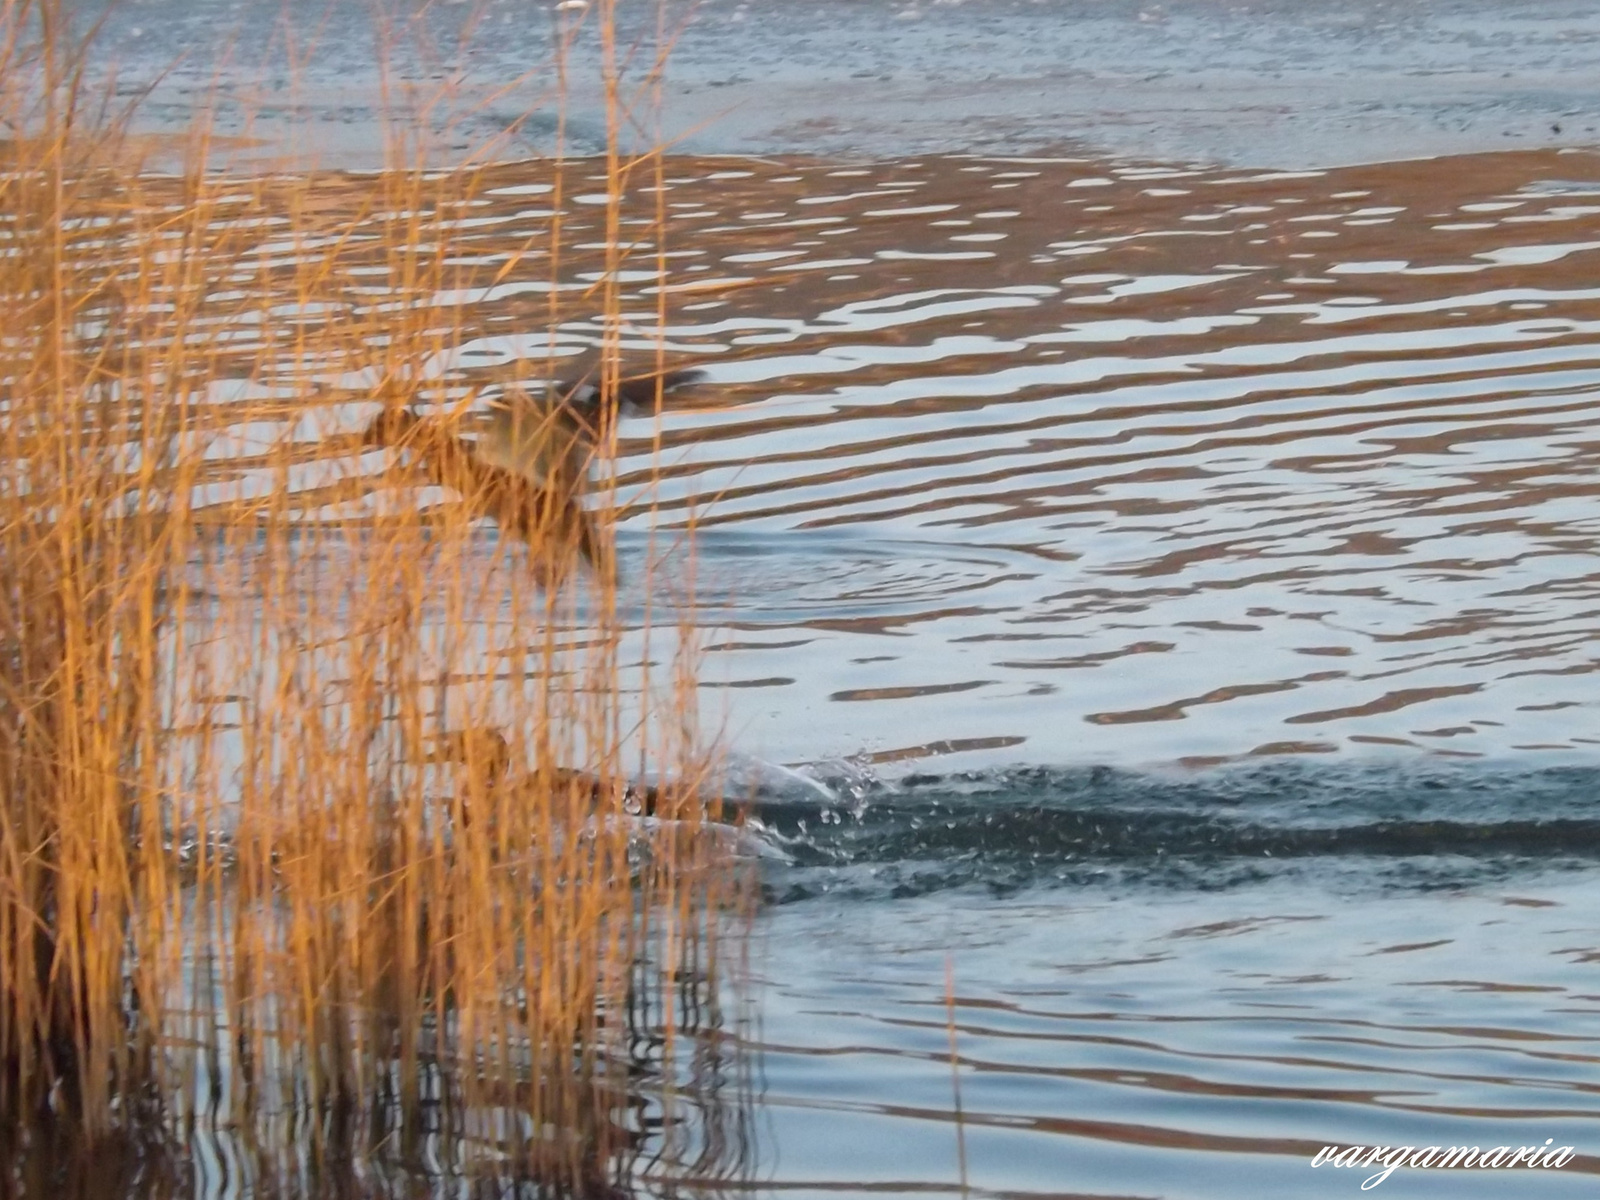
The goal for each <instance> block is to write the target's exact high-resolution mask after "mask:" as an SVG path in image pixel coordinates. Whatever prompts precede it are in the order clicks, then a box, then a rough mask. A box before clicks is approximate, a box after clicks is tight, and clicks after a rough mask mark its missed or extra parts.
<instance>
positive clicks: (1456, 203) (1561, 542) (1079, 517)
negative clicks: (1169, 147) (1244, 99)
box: [208, 153, 1600, 764]
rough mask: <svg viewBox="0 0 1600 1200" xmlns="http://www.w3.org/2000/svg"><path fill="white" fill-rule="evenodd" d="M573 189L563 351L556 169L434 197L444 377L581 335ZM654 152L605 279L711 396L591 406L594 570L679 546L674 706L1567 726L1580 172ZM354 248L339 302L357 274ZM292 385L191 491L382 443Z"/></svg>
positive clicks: (922, 719)
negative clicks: (605, 485) (490, 279)
mask: <svg viewBox="0 0 1600 1200" xmlns="http://www.w3.org/2000/svg"><path fill="white" fill-rule="evenodd" d="M499 172H503V173H504V176H505V178H504V179H503V180H502V179H500V177H499V174H498V173H499ZM568 174H569V178H567V179H566V181H565V187H566V200H565V203H564V211H565V212H566V213H567V214H568V220H569V221H570V222H571V224H570V225H569V228H568V232H569V234H570V236H571V237H572V238H574V239H575V241H576V247H577V248H576V249H574V250H572V251H570V252H569V254H568V257H567V260H566V261H563V262H561V263H559V264H557V270H556V272H555V278H556V281H557V286H558V287H559V288H560V289H563V290H562V293H561V294H562V296H563V297H564V298H563V300H562V304H563V305H565V306H566V307H565V308H563V310H562V311H563V312H564V313H566V314H567V317H566V318H564V319H563V320H561V321H560V322H559V324H558V328H557V329H556V330H555V331H554V332H553V333H552V332H551V330H550V329H549V326H548V314H549V311H550V309H549V288H550V287H551V282H552V281H551V274H550V272H551V268H550V264H549V262H548V261H547V259H546V257H545V256H544V255H543V253H542V252H540V251H536V250H535V251H529V250H527V249H526V247H527V246H528V245H530V244H535V245H537V244H542V243H539V242H538V241H537V239H539V238H542V237H544V236H545V232H544V231H545V230H546V229H547V227H548V223H549V221H550V219H551V215H552V213H553V212H554V211H555V210H554V208H553V207H552V205H553V200H552V194H553V193H552V192H551V184H550V183H547V182H541V181H540V178H541V177H540V175H539V172H538V170H537V169H535V168H529V167H507V168H497V169H496V172H495V173H491V178H490V179H489V181H488V184H487V185H486V188H485V192H484V194H483V195H482V196H481V197H480V199H479V201H478V202H477V204H476V206H475V207H474V208H473V209H472V210H471V214H472V215H471V216H464V217H463V218H462V219H461V221H460V222H459V224H460V225H461V237H462V239H463V250H462V255H461V261H463V262H468V263H480V264H482V263H488V264H496V263H506V264H507V265H506V267H505V270H506V278H504V279H502V280H500V281H499V282H497V283H495V284H493V285H492V286H485V287H463V288H460V289H456V290H453V291H451V292H449V293H448V294H439V295H436V296H433V297H431V300H430V302H431V303H435V304H439V305H457V304H459V305H464V306H465V307H464V308H463V309H462V310H461V311H462V312H464V313H465V314H466V315H465V318H464V319H465V321H466V325H467V329H468V335H467V337H466V339H465V345H464V347H463V349H462V350H461V352H460V354H459V355H456V356H454V357H453V358H452V359H451V360H449V361H439V362H437V363H436V364H435V366H434V369H435V372H436V375H437V376H438V382H439V388H440V394H441V395H443V394H445V393H449V394H457V395H458V394H460V390H461V389H462V388H463V387H465V386H467V385H469V384H476V385H479V386H482V387H488V388H490V389H492V388H494V387H497V386H500V385H502V384H504V383H506V382H510V381H513V380H517V379H524V380H531V379H536V378H538V377H539V376H540V374H541V372H542V362H543V359H544V357H545V356H546V355H547V354H548V353H549V352H550V349H551V347H552V345H554V346H555V348H556V349H557V351H558V352H565V351H567V350H574V349H576V348H577V347H578V346H580V345H581V344H583V343H584V342H585V341H586V340H592V339H594V338H595V337H596V336H598V333H599V329H598V327H597V326H596V325H595V324H593V322H592V321H591V320H590V319H589V318H588V316H587V315H586V313H587V311H588V310H587V309H586V308H585V301H584V299H583V292H584V289H586V288H587V287H589V286H590V285H591V283H592V282H593V280H594V279H595V278H596V271H597V268H598V265H599V264H598V261H596V262H595V263H589V262H588V261H587V260H586V259H585V255H586V254H587V255H590V256H591V257H592V256H593V255H594V254H596V253H597V250H596V246H597V245H598V243H588V242H584V241H582V240H581V239H583V238H584V237H586V236H589V235H588V234H586V233H585V232H584V231H585V229H586V228H588V227H590V226H593V232H594V235H595V236H599V224H598V223H599V220H600V214H601V212H602V211H603V210H602V209H601V207H600V206H601V204H602V203H603V197H602V196H600V195H598V194H590V193H589V192H587V191H585V190H584V187H585V185H584V183H583V179H582V177H581V173H580V174H579V176H578V177H575V178H574V177H571V174H572V173H571V172H570V171H569V173H568ZM667 178H668V183H667V185H666V190H665V192H664V193H661V194H659V195H658V194H657V193H656V192H655V191H654V190H653V188H651V187H645V188H643V189H642V190H640V191H638V192H636V193H635V194H634V195H633V196H632V197H631V199H630V201H629V203H630V205H634V206H637V208H638V210H639V212H640V215H639V217H638V220H639V221H640V222H641V223H642V222H644V221H646V219H647V218H648V217H650V216H653V213H654V209H655V206H656V204H657V202H658V201H659V203H661V204H663V205H664V211H665V213H666V214H667V226H668V232H667V238H666V240H665V243H664V245H663V246H657V245H656V244H655V243H653V242H647V241H641V242H639V243H638V244H637V246H636V247H635V251H634V253H635V262H634V263H633V264H630V267H629V269H628V271H627V272H625V278H626V280H627V288H628V289H629V292H630V297H631V298H630V299H629V300H628V301H627V302H626V303H625V304H624V310H625V312H627V313H628V314H629V325H628V329H627V333H626V336H625V338H624V347H625V350H626V351H628V352H630V353H633V354H636V355H643V354H646V353H648V352H649V351H650V350H651V349H652V348H653V347H654V346H655V345H656V343H657V341H658V340H659V341H660V342H661V343H663V344H664V346H665V349H666V353H667V355H668V356H669V358H671V359H672V360H674V361H676V360H680V359H681V360H690V361H695V362H701V363H704V364H706V365H707V366H708V367H709V373H710V382H709V383H708V384H707V385H705V386H703V387H702V388H701V389H699V391H698V392H697V393H696V394H694V395H693V396H687V395H679V396H675V397H672V398H670V401H669V403H670V404H671V405H672V406H673V410H672V411H669V412H668V413H667V414H666V416H665V417H664V419H663V420H662V421H661V423H660V425H659V427H655V426H653V425H652V423H651V422H649V421H642V420H641V421H632V422H626V423H625V424H624V428H623V438H624V440H623V446H622V449H623V452H624V453H623V457H622V458H621V460H620V461H619V463H618V467H617V480H618V484H619V488H620V493H619V494H620V497H621V499H622V501H623V502H624V503H628V504H631V505H633V506H634V507H633V508H632V509H631V510H630V511H632V512H633V513H634V515H633V516H632V517H631V518H629V519H628V520H626V521H625V522H624V529H625V533H624V553H625V554H629V553H631V554H633V555H634V557H635V559H636V560H637V559H638V558H639V557H640V556H642V555H643V553H644V546H645V543H646V540H647V534H646V532H645V531H646V530H647V529H648V528H649V527H650V525H651V523H652V522H653V521H655V522H663V523H665V524H667V525H671V524H673V523H681V522H683V521H685V520H686V519H688V517H689V515H690V513H691V512H693V513H694V514H695V516H696V518H697V520H698V521H699V523H700V526H701V528H702V529H704V530H705V536H704V537H703V539H702V541H701V543H700V547H699V553H700V559H701V561H700V563H699V566H698V569H697V571H696V579H697V589H698V591H699V593H700V594H701V596H702V599H703V600H704V601H705V602H708V603H710V604H712V605H713V607H716V608H717V609H719V611H718V612H717V614H716V616H717V618H718V621H717V623H718V624H719V625H720V626H721V627H722V628H725V629H728V630H730V631H731V632H730V634H729V636H728V637H727V639H726V641H725V644H724V645H723V646H722V647H721V651H722V652H721V653H720V654H719V655H718V656H717V658H716V664H717V666H718V672H719V674H718V677H717V678H715V679H713V680H711V681H709V682H711V683H712V684H713V685H715V686H713V688H712V691H711V693H710V695H709V696H708V701H707V703H708V704H709V705H711V706H712V707H713V711H716V712H721V711H723V710H724V709H725V710H726V712H727V714H728V718H729V721H730V726H729V727H730V729H731V731H732V732H733V733H734V735H735V740H736V741H737V742H738V743H739V744H740V746H741V747H742V748H744V749H747V750H750V751H752V752H756V753H761V754H764V755H765V756H767V757H769V758H776V759H787V760H791V761H792V760H796V759H815V758H817V757H819V756H836V755H849V754H859V753H866V754H870V755H875V756H878V757H879V758H880V759H881V758H886V757H893V756H896V755H899V754H902V753H906V754H915V753H918V752H919V751H925V749H926V748H928V747H934V748H945V749H950V748H957V749H965V750H967V751H968V752H969V753H970V754H971V757H968V758H966V759H964V760H963V762H964V763H980V762H990V763H996V764H1003V763H1012V762H1017V761H1032V762H1047V763H1059V762H1065V761H1082V760H1085V759H1092V760H1094V761H1098V762H1107V761H1117V762H1133V763H1140V762H1144V763H1148V762H1152V761H1164V762H1171V761H1174V760H1182V761H1189V762H1212V761H1219V760H1226V759H1231V758H1236V757H1239V756H1247V755H1252V754H1278V753H1296V754H1328V753H1334V752H1351V751H1360V752H1363V753H1368V754H1370V753H1373V752H1382V753H1391V754H1392V753H1415V752H1418V751H1423V752H1429V753H1434V754H1443V755H1452V756H1454V755H1474V756H1485V755H1486V756H1492V757H1501V756H1506V755H1514V754H1527V753H1540V754H1548V753H1553V752H1562V753H1567V754H1572V753H1578V754H1587V753H1589V751H1588V750H1587V747H1589V746H1592V745H1594V744H1595V738H1596V736H1597V735H1596V732H1595V730H1594V729H1593V728H1592V721H1591V720H1590V717H1591V715H1592V712H1593V702H1594V701H1593V696H1594V693H1593V687H1592V685H1591V683H1590V673H1591V671H1592V670H1593V667H1594V660H1595V636H1594V634H1595V621H1594V617H1593V612H1594V610H1595V609H1596V601H1597V574H1596V571H1595V569H1594V559H1593V551H1594V545H1595V541H1594V539H1595V532H1596V526H1595V520H1596V519H1595V517H1594V515H1593V513H1592V512H1591V505H1590V504H1589V503H1588V501H1589V499H1590V498H1591V497H1592V496H1593V495H1594V494H1595V491H1596V486H1597V485H1596V484H1595V482H1594V481H1595V479H1596V478H1600V472H1597V466H1600V463H1597V461H1596V456H1597V453H1600V449H1597V448H1600V438H1597V437H1596V411H1597V405H1596V384H1597V381H1600V374H1597V362H1600V355H1597V354H1596V352H1595V350H1594V345H1595V336H1594V335H1595V331H1596V330H1597V329H1600V286H1597V285H1596V282H1595V280H1596V269H1595V264H1596V262H1600V220H1597V217H1600V159H1597V158H1596V157H1595V156H1594V155H1591V154H1579V153H1523V154H1505V155H1493V156H1482V157H1479V158H1475V159H1464V160H1454V161H1449V162H1423V163H1411V164H1398V165H1381V166H1368V167H1357V168H1349V169H1341V170H1336V171H1327V172H1295V173H1271V172H1241V171H1217V170H1200V169H1182V168H1171V167H1161V168H1157V167H1141V166H1108V165H1107V164H1104V163H1097V162H1091V161H1086V160H1060V159H1052V160H1026V161H1017V160H992V159H963V158H943V159H939V158H929V159H923V160H919V161H914V162H893V163H883V164H871V165H861V166H856V167H839V166H836V165H821V164H816V163H809V162H769V161H764V160H761V161H756V160H743V159H738V160H728V159H712V160H676V161H674V162H673V163H672V165H671V167H670V169H669V170H668V172H667ZM342 186H344V187H346V188H348V189H350V191H351V192H352V193H353V194H359V192H360V189H361V186H362V185H361V181H360V180H359V178H357V177H352V178H350V179H348V180H346V181H345V182H344V183H343V185H342ZM631 211H633V209H631V208H630V209H626V210H625V212H631ZM625 225H626V221H625ZM640 236H641V237H644V236H647V235H646V234H644V233H641V235H640ZM530 239H531V241H530ZM282 249H283V252H285V253H287V252H289V248H282ZM514 255H517V256H520V257H516V258H515V261H514V262H512V261H511V260H512V258H513V256H514ZM635 267H636V269H635ZM361 270H363V268H360V267H354V268H352V269H351V277H350V279H349V286H348V302H349V305H350V308H349V311H350V313H351V314H352V315H359V314H361V313H364V312H366V311H369V310H370V307H371V306H372V305H373V304H375V303H379V302H380V301H379V300H375V299H374V297H375V296H377V297H383V296H386V295H387V294H388V293H387V291H386V288H385V285H384V281H383V280H381V279H368V278H366V277H364V276H363V275H361V274H359V272H360V271H361ZM663 289H664V290H665V292H666V293H667V295H668V298H669V300H670V314H671V315H670V317H669V318H668V320H667V322H666V323H665V325H664V326H661V327H658V322H657V320H656V318H655V316H654V309H655V307H656V304H657V302H658V300H659V299H660V298H661V293H662V290H663ZM530 359H531V360H534V361H532V362H529V361H527V360H530ZM270 382H271V381H270V380H268V381H266V382H265V383H258V384H255V385H253V386H252V388H251V389H250V390H251V391H252V392H258V391H259V389H261V388H263V387H270ZM318 383H319V385H320V386H322V387H323V389H324V391H325V392H326V393H327V394H328V396H329V399H330V404H329V406H328V407H327V408H325V409H320V410H313V411H312V412H310V413H300V414H298V417H297V420H296V421H295V422H294V423H293V424H290V423H289V422H287V421H286V422H285V423H284V424H282V425H274V424H273V423H271V422H258V423H257V424H256V426H255V427H251V428H245V427H242V426H241V427H237V428H236V429H235V430H233V433H234V435H235V436H236V444H235V445H233V446H232V451H233V452H234V453H237V454H240V455H241V456H242V457H238V458H234V459H233V460H232V465H231V466H226V465H224V464H223V463H220V462H219V464H218V466H219V482H218V483H217V484H216V485H214V489H215V490H214V491H213V492H212V493H210V494H209V496H208V498H209V499H213V500H217V501H221V500H226V499H231V498H236V497H240V496H245V495H249V494H252V493H253V492H259V490H260V489H261V488H270V487H272V486H277V484H276V478H277V477H276V475H275V472H276V468H275V467H267V466H252V465H251V460H250V458H249V450H250V447H251V446H252V445H254V446H256V447H260V446H261V445H263V444H265V443H269V442H271V441H272V440H273V439H275V438H279V437H282V436H285V435H287V436H289V437H292V438H293V439H295V440H296V442H298V443H299V444H300V448H301V452H300V456H301V458H302V462H301V463H300V465H299V468H298V471H297V473H291V484H290V486H292V487H296V488H299V489H304V490H305V491H306V493H307V497H308V500H310V499H312V498H314V497H315V496H317V495H318V494H319V489H321V488H326V489H327V494H328V496H329V498H330V500H331V499H332V497H333V495H334V494H337V493H338V489H337V488H334V487H333V486H332V484H333V482H334V481H335V480H337V479H338V478H339V477H348V476H350V475H352V474H354V475H356V476H358V477H367V476H374V475H375V474H376V472H378V471H379V470H380V469H381V465H382V464H381V461H380V459H381V456H378V455H364V456H362V457H360V458H359V459H353V458H351V457H350V456H349V455H348V453H347V452H346V447H347V446H348V442H347V441H341V440H340V439H339V437H338V436H337V435H338V434H339V433H341V432H346V433H348V432H351V431H353V430H355V429H358V428H359V427H360V426H361V424H362V423H363V422H364V421H365V419H366V418H367V417H369V416H370V414H371V412H372V411H373V410H372V408H371V406H370V404H367V403H354V404H351V403H344V404H336V403H332V401H335V400H346V399H350V400H359V399H362V398H363V394H362V392H361V390H360V389H361V388H362V387H363V386H364V385H363V378H362V377H361V376H360V374H359V373H357V374H355V375H352V374H350V373H349V372H348V371H333V370H331V369H330V371H329V372H328V373H327V374H326V375H325V377H321V378H319V379H318ZM219 398H220V397H219ZM658 450H659V455H660V461H662V462H664V464H665V466H664V469H663V470H662V471H661V473H660V474H659V475H657V474H656V473H655V472H654V471H653V469H651V468H650V462H651V460H652V459H653V458H654V457H655V455H656V453H657V451H658ZM335 452H337V453H338V454H339V457H338V458H337V459H333V458H330V457H329V455H330V454H334V453H335ZM217 454H218V456H219V457H226V453H225V451H223V450H219V451H217ZM230 474H232V475H233V476H234V477H233V479H232V480H231V482H229V481H227V480H226V478H225V477H226V476H228V475H230ZM344 486H345V488H346V489H348V486H349V484H348V482H346V484H345V485H344ZM373 501H374V498H371V497H369V498H368V499H367V501H365V502H363V504H362V505H357V507H356V508H355V509H354V510H352V509H351V507H350V505H349V503H348V502H340V503H332V504H330V506H328V507H325V508H321V509H318V508H316V507H315V506H314V505H313V506H311V507H308V510H307V515H313V514H317V513H320V514H322V515H345V516H347V515H350V513H351V512H352V511H356V512H365V511H371V510H372V505H373ZM645 503H649V504H651V505H653V506H654V508H655V516H654V517H650V516H646V515H644V514H642V513H640V512H639V511H638V506H639V505H641V504H645ZM800 714H804V719H803V720H801V719H799V718H800Z"/></svg>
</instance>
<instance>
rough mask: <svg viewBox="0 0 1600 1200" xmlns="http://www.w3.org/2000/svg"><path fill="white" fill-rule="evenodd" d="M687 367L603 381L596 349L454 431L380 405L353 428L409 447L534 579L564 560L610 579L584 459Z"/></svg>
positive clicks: (695, 375) (689, 378)
mask: <svg viewBox="0 0 1600 1200" xmlns="http://www.w3.org/2000/svg"><path fill="white" fill-rule="evenodd" d="M703 376H704V372H702V371H699V370H694V369H689V370H675V371H665V372H651V373H647V374H643V375H635V376H630V377H628V378H624V379H621V380H618V381H617V382H616V384H615V385H614V386H613V387H611V388H606V387H605V386H604V385H603V383H602V379H601V371H600V359H599V354H598V352H590V353H588V354H585V355H584V356H583V357H582V358H581V359H580V360H579V362H578V364H577V366H576V368H575V370H574V372H573V373H572V374H570V375H568V376H567V377H566V378H565V379H562V380H558V381H556V382H555V383H553V384H552V385H551V386H550V387H549V388H548V389H546V391H545V392H544V393H543V394H541V395H538V396H531V395H528V394H526V393H521V392H519V393H516V394H513V395H511V396H508V397H505V398H503V399H501V400H499V401H497V402H496V403H495V404H494V405H493V406H492V407H491V408H490V410H489V412H488V414H487V415H486V416H485V417H484V418H483V419H482V420H481V421H480V422H479V423H478V425H477V427H476V429H475V430H474V432H475V433H476V437H475V438H471V439H469V438H463V437H461V436H459V435H457V434H456V433H454V432H453V431H452V430H451V429H450V428H449V427H448V426H447V425H446V423H445V422H444V421H442V420H440V419H439V418H436V417H425V416H420V415H419V414H417V413H416V412H415V411H413V410H412V409H411V408H409V407H403V406H398V405H390V406H386V407H385V408H384V410H383V411H382V412H380V413H379V414H378V415H377V417H376V418H374V419H373V421H372V423H371V424H370V425H369V426H368V427H367V430H366V433H365V434H364V435H363V441H364V442H365V444H367V445H379V446H388V447H392V448H395V449H401V450H409V451H411V452H412V454H413V456H414V459H415V461H416V463H417V464H418V465H419V466H420V467H421V468H422V470H423V471H424V473H425V474H426V475H427V477H428V478H429V479H430V480H431V481H432V482H433V483H435V484H438V485H440V486H443V487H446V488H449V489H450V490H451V491H454V492H457V493H458V494H459V495H460V496H461V497H462V499H463V500H464V501H465V502H466V503H467V504H468V505H469V506H470V507H471V508H473V509H474V510H475V511H476V512H478V513H479V514H480V515H482V516H487V517H489V518H491V519H492V520H493V521H494V522H495V524H496V525H498V526H499V527H500V528H501V529H502V530H504V531H505V532H506V533H509V534H511V535H512V536H514V537H516V538H518V539H520V540H521V541H522V542H524V543H526V544H527V545H528V546H529V547H530V548H532V549H533V550H535V551H536V552H538V554H539V556H540V558H541V559H542V561H541V562H540V563H539V564H538V572H539V575H540V579H541V582H542V583H543V584H544V585H545V586H546V587H549V586H552V585H554V584H556V583H559V582H560V581H561V579H562V578H564V577H565V576H566V574H567V572H568V571H569V570H570V569H571V565H572V561H573V559H574V558H577V559H578V560H580V561H582V562H583V563H584V564H586V565H587V566H588V567H589V569H590V570H591V571H593V572H595V573H596V574H597V575H599V576H601V577H602V578H603V579H607V580H614V579H615V566H614V564H613V563H612V561H611V554H610V546H609V544H607V543H605V542H604V541H603V540H602V538H601V536H600V531H599V528H598V526H597V525H596V523H595V519H594V517H593V515H592V514H591V513H590V512H589V511H588V510H587V509H585V508H584V507H583V497H584V496H585V495H586V494H587V492H588V490H589V466H590V463H591V461H592V460H593V458H594V457H595V455H596V453H597V452H598V451H599V449H600V447H601V444H602V441H603V435H605V434H606V433H607V432H608V431H609V428H610V423H611V422H612V421H614V420H615V419H616V417H617V415H618V414H619V413H622V412H628V413H632V412H637V411H640V410H648V409H649V408H653V406H654V401H655V399H656V397H657V396H658V395H659V394H661V392H664V391H667V390H670V389H672V388H675V387H680V386H683V385H684V384H688V383H693V382H696V381H698V380H699V379H701V378H703Z"/></svg>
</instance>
